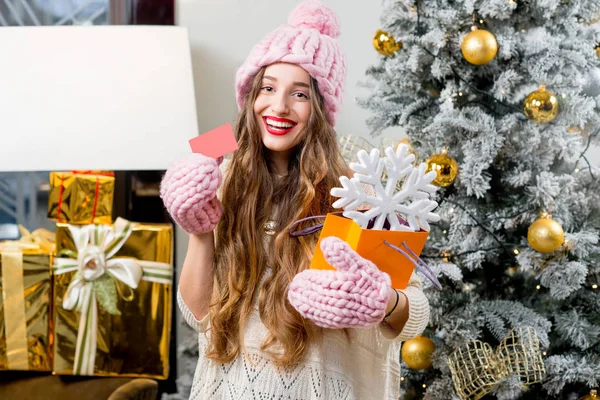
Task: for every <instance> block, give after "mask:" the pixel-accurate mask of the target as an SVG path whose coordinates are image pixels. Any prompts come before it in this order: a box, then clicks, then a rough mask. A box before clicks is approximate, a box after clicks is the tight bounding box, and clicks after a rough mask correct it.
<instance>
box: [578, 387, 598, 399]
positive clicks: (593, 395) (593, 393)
mask: <svg viewBox="0 0 600 400" xmlns="http://www.w3.org/2000/svg"><path fill="white" fill-rule="evenodd" d="M581 400H600V396H598V391H597V390H595V389H592V390H590V394H588V395H586V396H583V397H582V398H581Z"/></svg>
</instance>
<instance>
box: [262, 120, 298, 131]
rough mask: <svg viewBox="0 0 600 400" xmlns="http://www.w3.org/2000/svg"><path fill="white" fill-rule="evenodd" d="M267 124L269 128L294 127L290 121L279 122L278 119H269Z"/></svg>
mask: <svg viewBox="0 0 600 400" xmlns="http://www.w3.org/2000/svg"><path fill="white" fill-rule="evenodd" d="M267 125H269V127H270V128H274V129H290V128H293V127H294V124H292V123H290V122H279V121H272V120H269V121H268V122H267Z"/></svg>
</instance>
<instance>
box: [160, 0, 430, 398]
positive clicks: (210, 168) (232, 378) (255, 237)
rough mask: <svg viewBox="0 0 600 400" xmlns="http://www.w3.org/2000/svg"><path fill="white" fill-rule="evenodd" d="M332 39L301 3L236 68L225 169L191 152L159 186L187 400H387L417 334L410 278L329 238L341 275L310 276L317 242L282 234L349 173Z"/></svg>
mask: <svg viewBox="0 0 600 400" xmlns="http://www.w3.org/2000/svg"><path fill="white" fill-rule="evenodd" d="M338 34H339V24H338V21H337V18H336V16H335V15H334V14H333V12H332V11H331V10H329V9H328V8H327V7H325V6H324V5H322V4H321V3H319V2H318V1H315V0H311V1H306V2H304V3H301V4H300V5H299V6H298V7H297V8H296V9H295V10H294V11H293V12H292V14H291V15H290V18H289V21H288V24H286V25H282V26H280V27H278V28H277V29H276V30H275V31H273V32H271V33H270V34H268V35H267V36H266V37H265V38H264V39H263V40H262V41H261V42H260V43H258V44H257V45H256V46H255V47H254V48H253V49H252V51H251V53H250V55H249V57H248V59H247V60H246V61H245V63H244V65H243V66H242V67H241V68H240V69H239V70H238V73H237V75H236V91H237V100H238V105H239V107H240V113H239V115H238V118H237V123H236V132H235V134H236V139H237V141H238V146H239V149H238V150H237V151H236V152H235V153H234V154H233V156H232V158H231V161H230V162H226V163H223V164H222V165H221V166H220V168H219V165H220V162H221V160H214V159H209V158H207V157H204V156H201V155H199V154H194V155H191V156H190V157H188V158H186V159H184V160H181V161H179V162H176V163H174V164H173V165H172V166H171V167H169V169H168V170H167V173H166V175H165V177H164V179H163V182H162V186H161V196H162V197H163V200H164V202H165V205H166V207H167V209H168V211H169V212H170V213H171V215H172V217H173V219H174V220H175V221H176V222H177V223H178V224H179V225H180V226H181V227H182V228H183V229H184V230H186V231H187V232H188V233H190V241H189V247H188V253H187V256H186V259H185V261H184V265H183V270H182V272H181V278H180V282H179V292H178V303H179V306H180V308H181V310H182V313H183V315H184V317H185V319H186V321H188V323H189V324H190V325H191V326H192V327H193V328H194V329H196V330H197V331H198V332H199V346H200V359H199V361H198V366H197V369H196V374H195V377H194V383H193V387H192V392H191V397H190V398H191V399H229V398H236V399H237V398H240V399H280V398H282V399H283V398H285V399H288V398H289V399H304V400H305V399H388V398H389V399H392V398H397V395H398V394H397V391H398V385H399V363H398V357H399V349H400V342H401V341H402V340H406V339H409V338H412V337H414V336H416V335H418V334H420V333H421V332H422V331H423V329H424V328H425V326H426V324H427V322H428V319H429V305H428V302H427V299H426V298H425V296H424V295H423V292H422V291H421V289H420V281H419V280H418V278H417V277H416V276H414V275H413V277H412V279H411V280H410V283H409V286H408V287H407V289H405V290H393V289H392V288H391V287H390V280H389V277H388V276H387V274H385V273H381V272H380V271H379V270H378V269H377V268H376V267H375V266H374V265H373V264H372V263H371V262H369V261H367V260H365V259H363V258H362V257H360V256H359V255H358V254H357V253H355V252H354V251H353V250H352V249H351V248H350V247H349V245H348V244H346V243H345V242H343V241H342V240H341V239H338V238H334V237H331V238H327V239H325V240H323V241H322V244H321V248H322V250H323V253H324V255H325V257H326V260H327V261H328V262H329V263H330V264H332V265H333V266H334V267H336V268H337V269H338V271H319V270H308V269H307V268H308V265H309V264H310V260H311V257H312V254H313V252H314V248H315V245H316V242H317V239H318V234H313V235H308V236H299V237H293V236H291V235H290V234H289V232H288V231H289V228H290V227H291V225H292V224H293V223H294V221H297V220H299V219H302V218H305V217H309V216H316V215H324V214H326V213H327V212H330V211H332V206H331V204H332V202H333V200H334V199H332V197H331V196H330V190H331V188H333V187H337V186H339V177H340V176H342V175H347V174H348V173H349V171H348V168H347V167H346V165H345V163H344V160H343V158H342V157H341V154H340V152H339V149H338V145H337V141H336V136H335V131H334V130H333V125H334V124H335V118H336V116H337V114H338V113H339V110H340V106H341V100H342V94H343V85H344V79H345V60H344V57H343V54H342V52H341V50H340V47H339V44H338V43H337V41H336V39H335V38H336V37H337V36H338ZM226 164H227V165H226ZM222 176H224V177H225V178H224V180H223V185H222V187H220V185H221V182H222ZM217 189H219V190H217ZM217 191H219V193H217ZM215 227H216V232H214V231H213V230H214V229H215Z"/></svg>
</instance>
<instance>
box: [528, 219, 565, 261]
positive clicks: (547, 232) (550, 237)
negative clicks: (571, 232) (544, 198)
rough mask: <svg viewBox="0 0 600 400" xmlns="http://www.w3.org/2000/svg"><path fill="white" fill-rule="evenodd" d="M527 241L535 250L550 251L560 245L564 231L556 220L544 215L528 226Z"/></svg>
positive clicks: (563, 238) (563, 239) (563, 237)
mask: <svg viewBox="0 0 600 400" xmlns="http://www.w3.org/2000/svg"><path fill="white" fill-rule="evenodd" d="M527 241H528V242H529V245H530V246H531V247H532V248H533V249H534V250H535V251H539V252H540V253H552V252H553V251H556V250H558V248H560V246H562V244H563V242H564V241H565V232H564V231H563V228H562V226H560V224H559V223H558V222H556V221H555V220H553V219H552V218H551V217H550V216H544V217H542V218H540V219H538V220H536V221H535V222H534V223H533V224H531V225H530V226H529V230H528V231H527Z"/></svg>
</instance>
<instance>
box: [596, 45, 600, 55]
mask: <svg viewBox="0 0 600 400" xmlns="http://www.w3.org/2000/svg"><path fill="white" fill-rule="evenodd" d="M596 55H597V56H598V57H600V46H596Z"/></svg>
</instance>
